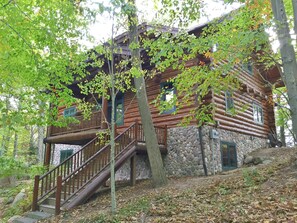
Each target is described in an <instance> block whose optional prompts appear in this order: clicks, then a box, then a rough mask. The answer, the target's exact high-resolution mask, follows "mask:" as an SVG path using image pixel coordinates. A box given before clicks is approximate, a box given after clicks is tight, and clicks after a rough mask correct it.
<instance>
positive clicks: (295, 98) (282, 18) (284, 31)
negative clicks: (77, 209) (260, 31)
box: [271, 0, 297, 138]
mask: <svg viewBox="0 0 297 223" xmlns="http://www.w3.org/2000/svg"><path fill="white" fill-rule="evenodd" d="M271 5H272V9H273V14H274V18H275V20H276V24H277V26H276V27H277V36H278V40H279V42H280V53H281V58H282V61H283V68H284V74H283V80H284V82H285V85H286V86H287V90H288V97H289V105H290V109H291V116H292V124H293V132H294V135H295V138H296V135H297V73H296V72H297V63H296V56H295V52H294V48H293V46H292V44H291V42H292V39H291V36H290V31H289V26H288V22H287V16H286V12H285V7H284V3H283V1H282V0H271Z"/></svg>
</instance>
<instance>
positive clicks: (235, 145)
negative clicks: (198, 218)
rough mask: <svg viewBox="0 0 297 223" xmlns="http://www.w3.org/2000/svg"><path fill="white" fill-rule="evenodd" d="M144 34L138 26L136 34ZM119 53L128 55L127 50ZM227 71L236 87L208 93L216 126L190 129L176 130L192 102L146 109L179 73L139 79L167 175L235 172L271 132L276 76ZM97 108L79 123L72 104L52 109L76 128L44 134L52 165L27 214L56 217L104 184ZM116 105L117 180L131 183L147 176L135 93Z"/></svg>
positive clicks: (101, 113)
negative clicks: (234, 111)
mask: <svg viewBox="0 0 297 223" xmlns="http://www.w3.org/2000/svg"><path fill="white" fill-rule="evenodd" d="M204 27H205V25H202V26H197V27H195V28H194V29H192V30H190V31H189V33H192V34H194V35H196V36H199V34H200V33H201V30H202V29H203V28H204ZM150 28H151V26H149V25H147V24H142V25H140V26H139V33H140V34H142V33H144V32H145V31H147V30H149V29H150ZM171 31H172V32H173V33H174V32H177V30H171ZM125 38H127V33H124V34H122V35H120V36H118V37H117V38H116V41H117V42H118V43H123V42H124V39H125ZM124 47H125V46H123V49H126V48H124ZM126 51H127V54H129V52H128V51H129V50H128V49H126ZM187 66H199V61H198V59H197V60H191V61H188V62H187ZM233 69H234V71H236V72H238V73H240V75H239V76H238V77H239V79H240V80H239V81H240V83H241V89H240V90H238V91H235V92H232V93H231V92H230V91H225V92H221V93H218V94H215V93H214V92H212V91H210V93H209V94H208V96H207V98H206V103H214V104H215V105H216V109H215V111H214V114H213V117H214V121H215V124H209V125H207V124H205V125H202V126H198V125H197V120H192V121H191V122H190V123H189V125H188V126H183V127H181V126H180V125H179V124H180V122H181V121H182V119H183V118H184V117H186V116H187V115H188V114H189V113H190V111H191V110H192V109H193V108H195V106H196V105H195V103H194V102H193V104H192V105H190V106H184V107H183V108H182V109H179V110H178V111H177V112H176V113H174V112H175V109H176V108H175V106H173V107H172V108H171V109H168V110H166V111H165V112H162V113H160V111H159V110H158V109H157V108H156V107H155V106H154V105H153V104H152V103H151V102H152V101H153V100H154V99H155V98H156V97H157V95H159V94H160V93H161V92H163V95H162V100H168V99H170V98H171V97H172V95H173V94H176V89H175V88H174V86H173V85H172V83H170V82H168V80H169V79H170V78H172V77H175V76H176V75H178V71H176V70H173V69H167V70H166V71H165V72H163V73H161V74H159V75H158V76H157V78H156V77H155V78H151V79H147V80H146V91H147V97H148V101H149V103H150V109H151V114H152V118H153V122H154V126H155V130H156V133H157V138H158V143H159V147H160V150H161V153H162V156H163V161H164V168H165V170H166V173H167V175H168V176H199V175H211V174H216V173H217V172H220V171H226V170H230V169H234V168H237V167H239V166H241V165H242V164H243V159H244V156H245V155H246V154H247V153H249V152H251V151H253V150H255V149H258V148H263V147H266V146H267V145H268V143H269V141H268V134H270V133H271V131H272V132H275V128H276V127H275V118H274V104H273V103H268V102H270V101H273V100H272V89H271V87H270V85H267V84H266V83H267V82H269V83H272V84H278V85H279V86H282V85H283V82H282V81H281V78H280V73H279V70H278V68H277V67H273V68H271V69H270V70H268V71H263V72H262V71H261V70H259V69H256V68H255V67H254V66H253V64H247V66H235V67H234V68H233ZM89 72H90V73H91V76H94V75H96V72H98V69H96V68H92V69H91V70H89ZM69 88H70V89H72V91H73V94H74V96H75V97H77V98H81V97H85V98H86V100H87V101H89V102H92V100H93V98H92V97H90V96H89V97H88V96H87V97H86V96H83V95H82V94H81V93H80V90H79V88H78V86H77V83H74V84H72V85H70V86H69ZM178 100H181V99H180V98H179V99H178ZM180 102H181V101H180ZM243 103H244V104H245V105H247V106H246V109H245V110H244V111H243V112H241V113H239V114H237V115H232V114H230V112H228V111H230V109H237V108H239V107H240V106H241V105H242V104H243ZM100 104H101V105H100V109H98V110H94V111H93V112H92V114H91V117H90V119H89V120H84V119H83V117H82V114H81V113H80V111H78V109H77V107H76V106H75V105H73V106H72V107H68V108H66V107H59V115H60V116H64V117H69V116H71V117H75V118H76V119H77V120H78V121H79V122H78V123H75V124H69V125H68V126H67V127H56V126H50V127H49V128H48V132H47V137H46V138H45V140H44V142H45V143H46V152H45V165H50V164H52V165H54V166H55V167H54V168H53V169H51V170H50V171H49V172H48V173H46V174H45V175H43V176H36V178H35V186H34V195H33V206H32V207H33V210H37V209H41V210H44V211H47V212H55V213H56V214H57V213H59V211H60V210H61V207H62V209H63V208H64V209H69V208H72V207H74V206H76V205H78V204H81V203H82V202H84V201H85V200H86V199H88V198H89V197H90V196H91V195H92V194H93V193H94V192H95V191H96V190H97V189H98V188H99V187H100V186H102V185H103V184H104V183H105V182H106V181H107V180H108V179H109V177H110V171H109V156H110V145H109V144H105V143H101V141H100V140H99V138H98V136H96V133H97V132H98V131H105V130H106V128H107V125H108V123H107V122H108V121H110V117H111V114H110V113H111V112H110V110H111V103H110V101H108V100H107V99H106V98H100ZM115 107H116V114H115V119H116V131H117V136H116V139H115V140H116V144H117V147H116V156H115V157H116V170H117V172H116V178H117V179H118V180H124V179H130V180H131V183H132V184H135V180H136V179H144V178H149V177H150V176H151V173H150V167H149V162H148V157H147V154H146V151H145V150H146V148H145V137H144V133H143V129H142V125H141V119H140V114H139V110H138V103H137V99H136V97H135V93H134V92H132V91H127V92H125V93H122V94H118V95H117V97H116V100H115ZM173 113H174V114H173ZM105 117H106V119H107V122H106V119H105ZM107 140H108V138H107ZM128 161H129V162H128Z"/></svg>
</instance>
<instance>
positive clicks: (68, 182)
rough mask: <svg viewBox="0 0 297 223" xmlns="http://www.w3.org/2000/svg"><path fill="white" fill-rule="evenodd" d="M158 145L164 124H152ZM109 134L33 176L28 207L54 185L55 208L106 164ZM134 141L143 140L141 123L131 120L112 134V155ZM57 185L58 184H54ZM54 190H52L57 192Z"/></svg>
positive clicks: (163, 135) (163, 138) (163, 140)
mask: <svg viewBox="0 0 297 223" xmlns="http://www.w3.org/2000/svg"><path fill="white" fill-rule="evenodd" d="M155 131H156V133H157V139H158V143H159V145H164V146H166V141H167V127H166V126H165V127H155ZM107 140H108V142H109V138H105V140H103V141H104V142H102V140H99V138H98V137H96V138H95V139H93V140H92V141H90V142H89V143H88V144H86V145H85V146H84V147H83V148H82V149H81V150H79V151H78V152H76V153H75V154H73V155H72V156H70V157H69V158H68V159H66V160H65V161H63V162H62V163H61V164H60V165H59V166H57V167H55V168H54V169H52V170H51V171H49V172H48V173H46V174H45V175H43V176H41V177H39V176H36V177H35V183H34V192H33V204H32V209H33V210H37V205H38V202H40V201H41V200H43V199H44V198H45V197H47V196H49V194H51V193H52V192H53V191H55V190H56V189H58V190H57V191H60V193H62V195H61V196H60V195H57V194H56V198H57V199H59V200H61V203H59V202H58V203H59V204H58V208H59V207H60V206H62V205H63V204H65V202H67V201H68V200H69V199H70V198H71V197H72V196H74V195H75V194H77V192H78V191H79V190H81V189H82V188H83V187H84V186H85V185H86V184H88V182H90V181H91V180H92V179H94V178H95V177H97V176H98V175H99V174H100V172H102V171H103V170H105V169H106V168H107V167H108V166H109V164H110V152H111V146H110V143H108V144H106V143H105V142H106V141H107ZM138 142H145V138H144V133H143V127H142V124H139V123H138V122H136V123H134V124H132V125H131V126H130V127H129V128H127V129H126V130H125V131H124V132H122V133H121V134H119V135H118V136H116V138H115V159H117V158H118V157H120V156H121V154H124V153H125V151H128V150H129V148H131V147H132V146H133V145H135V146H136V144H137V143H138ZM57 185H58V188H57ZM57 191H56V193H57ZM56 211H57V212H56V213H59V210H56Z"/></svg>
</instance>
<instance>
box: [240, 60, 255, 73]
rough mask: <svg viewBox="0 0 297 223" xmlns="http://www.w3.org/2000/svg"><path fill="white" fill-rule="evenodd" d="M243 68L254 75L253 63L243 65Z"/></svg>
mask: <svg viewBox="0 0 297 223" xmlns="http://www.w3.org/2000/svg"><path fill="white" fill-rule="evenodd" d="M242 68H243V69H244V70H246V71H247V72H248V73H249V74H250V75H253V73H254V72H253V64H252V62H251V61H248V62H246V63H243V64H242Z"/></svg>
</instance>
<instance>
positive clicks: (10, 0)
mask: <svg viewBox="0 0 297 223" xmlns="http://www.w3.org/2000/svg"><path fill="white" fill-rule="evenodd" d="M11 2H12V0H9V1H8V2H7V3H6V4H4V5H3V6H2V8H5V7H6V6H8V5H9V4H10V3H11Z"/></svg>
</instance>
